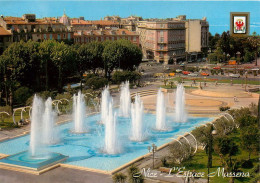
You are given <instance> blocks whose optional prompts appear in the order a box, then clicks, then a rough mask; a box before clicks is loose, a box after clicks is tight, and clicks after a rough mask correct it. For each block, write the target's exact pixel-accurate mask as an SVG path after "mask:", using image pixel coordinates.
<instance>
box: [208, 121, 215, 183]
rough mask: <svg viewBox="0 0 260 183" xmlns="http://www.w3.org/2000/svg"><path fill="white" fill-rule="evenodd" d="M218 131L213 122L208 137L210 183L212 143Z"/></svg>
mask: <svg viewBox="0 0 260 183" xmlns="http://www.w3.org/2000/svg"><path fill="white" fill-rule="evenodd" d="M216 134H217V131H216V130H214V128H213V124H211V125H210V130H209V137H208V183H209V169H210V168H211V167H212V145H213V135H216Z"/></svg>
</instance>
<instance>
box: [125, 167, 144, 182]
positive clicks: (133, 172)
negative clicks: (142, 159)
mask: <svg viewBox="0 0 260 183" xmlns="http://www.w3.org/2000/svg"><path fill="white" fill-rule="evenodd" d="M128 174H129V182H130V183H137V182H138V183H143V182H144V177H143V175H142V173H141V172H140V170H139V168H138V167H136V166H134V165H132V166H131V167H130V168H129V169H128Z"/></svg>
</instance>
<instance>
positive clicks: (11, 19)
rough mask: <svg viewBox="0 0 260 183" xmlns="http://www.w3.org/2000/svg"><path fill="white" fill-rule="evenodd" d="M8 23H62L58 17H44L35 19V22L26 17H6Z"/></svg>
mask: <svg viewBox="0 0 260 183" xmlns="http://www.w3.org/2000/svg"><path fill="white" fill-rule="evenodd" d="M4 21H5V22H6V24H16V25H18V24H19V25H25V24H62V23H60V22H59V20H58V19H57V18H53V17H48V18H43V19H35V22H26V21H25V19H23V18H21V17H4Z"/></svg>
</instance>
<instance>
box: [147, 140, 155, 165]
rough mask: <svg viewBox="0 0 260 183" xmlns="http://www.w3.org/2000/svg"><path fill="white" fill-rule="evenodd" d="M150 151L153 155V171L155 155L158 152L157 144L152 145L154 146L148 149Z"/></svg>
mask: <svg viewBox="0 0 260 183" xmlns="http://www.w3.org/2000/svg"><path fill="white" fill-rule="evenodd" d="M147 149H148V151H149V152H151V151H152V153H153V169H154V154H155V151H156V150H157V146H156V145H155V144H152V146H148V147H147Z"/></svg>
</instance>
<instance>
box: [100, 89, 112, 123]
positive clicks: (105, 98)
mask: <svg viewBox="0 0 260 183" xmlns="http://www.w3.org/2000/svg"><path fill="white" fill-rule="evenodd" d="M110 100H111V96H110V93H109V87H108V86H107V87H106V88H105V89H104V90H103V91H102V97H101V123H102V124H105V121H106V120H107V116H108V112H109V101H110Z"/></svg>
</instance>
